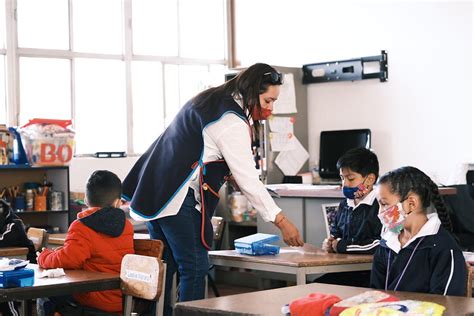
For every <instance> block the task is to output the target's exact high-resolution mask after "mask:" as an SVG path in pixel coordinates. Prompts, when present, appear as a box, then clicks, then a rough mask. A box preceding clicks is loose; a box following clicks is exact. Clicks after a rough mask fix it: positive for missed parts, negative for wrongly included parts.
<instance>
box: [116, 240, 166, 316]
mask: <svg viewBox="0 0 474 316" xmlns="http://www.w3.org/2000/svg"><path fill="white" fill-rule="evenodd" d="M163 247H164V246H163V242H162V241H161V240H154V239H135V240H134V248H135V254H133V255H132V254H129V255H126V256H125V257H124V258H123V260H122V266H121V269H120V280H121V289H122V292H123V294H124V295H125V298H124V309H123V315H127V316H128V315H131V313H132V307H133V298H141V299H145V300H149V301H158V303H157V304H156V311H155V313H156V315H163V307H164V303H163V299H160V297H161V296H163V297H164V287H165V281H166V264H165V263H163V262H162V260H161V257H162V255H163ZM162 294H163V295H162Z"/></svg>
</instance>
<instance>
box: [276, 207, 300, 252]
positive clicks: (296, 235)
mask: <svg viewBox="0 0 474 316" xmlns="http://www.w3.org/2000/svg"><path fill="white" fill-rule="evenodd" d="M274 223H275V225H276V226H277V227H278V228H279V229H280V231H281V235H282V236H283V241H284V242H285V243H286V244H287V245H288V246H296V247H302V246H303V245H304V242H303V239H302V238H301V235H300V232H299V231H298V228H296V226H295V225H294V224H293V223H292V222H291V221H290V220H289V219H288V218H287V217H285V215H283V214H282V213H278V214H277V216H276V218H275V222H274Z"/></svg>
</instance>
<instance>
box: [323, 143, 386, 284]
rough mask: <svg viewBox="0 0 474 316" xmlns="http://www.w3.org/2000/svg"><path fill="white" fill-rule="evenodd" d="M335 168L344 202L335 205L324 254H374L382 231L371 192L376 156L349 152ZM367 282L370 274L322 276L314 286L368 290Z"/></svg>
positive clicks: (376, 172) (363, 150)
mask: <svg viewBox="0 0 474 316" xmlns="http://www.w3.org/2000/svg"><path fill="white" fill-rule="evenodd" d="M337 168H338V169H339V173H340V176H341V179H342V186H343V187H342V192H343V194H344V196H345V197H346V199H345V200H343V201H342V202H341V203H340V204H339V208H338V210H337V213H336V218H335V220H334V223H333V224H332V226H331V228H330V236H328V238H327V239H325V240H324V241H323V245H322V247H323V249H324V250H326V251H327V252H337V253H350V254H370V253H374V252H375V250H376V249H377V247H378V245H379V241H380V231H381V229H382V225H381V224H380V221H379V219H378V217H377V214H378V210H379V205H378V202H377V200H376V198H375V192H374V191H373V188H374V184H375V182H376V181H377V178H378V175H379V161H378V159H377V156H376V155H375V154H374V153H373V152H372V151H370V150H369V149H366V148H353V149H350V150H348V151H347V152H346V153H345V154H344V155H342V156H341V157H340V158H339V160H338V161H337ZM369 278H370V271H355V272H338V273H328V274H325V275H323V276H322V277H320V278H318V279H316V280H315V282H318V283H329V284H342V285H350V286H361V287H368V286H369Z"/></svg>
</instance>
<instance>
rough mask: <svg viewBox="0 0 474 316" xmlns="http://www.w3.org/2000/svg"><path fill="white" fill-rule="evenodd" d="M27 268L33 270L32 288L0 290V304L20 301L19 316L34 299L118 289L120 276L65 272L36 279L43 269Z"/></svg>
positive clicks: (25, 311)
mask: <svg viewBox="0 0 474 316" xmlns="http://www.w3.org/2000/svg"><path fill="white" fill-rule="evenodd" d="M27 268H29V269H34V270H35V283H34V285H33V286H28V287H15V288H7V289H0V302H7V301H13V300H18V301H22V306H21V311H20V313H21V315H27V305H28V304H27V301H28V300H31V299H34V298H38V297H49V296H58V295H70V294H74V293H81V292H92V291H104V290H113V289H120V274H111V273H103V272H92V271H84V270H65V273H66V275H65V276H62V277H59V278H38V276H39V273H40V272H41V271H42V270H43V269H41V268H39V267H38V265H36V264H29V265H28V266H27Z"/></svg>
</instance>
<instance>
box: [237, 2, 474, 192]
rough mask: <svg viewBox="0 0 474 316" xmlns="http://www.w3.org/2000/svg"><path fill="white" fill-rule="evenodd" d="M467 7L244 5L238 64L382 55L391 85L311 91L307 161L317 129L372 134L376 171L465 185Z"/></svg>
mask: <svg viewBox="0 0 474 316" xmlns="http://www.w3.org/2000/svg"><path fill="white" fill-rule="evenodd" d="M472 7H473V5H472V3H470V2H464V3H454V2H453V3H451V2H439V1H438V2H427V1H423V2H414V3H412V2H390V3H378V2H370V3H369V2H364V3H360V2H359V3H357V4H354V3H344V4H340V3H339V5H323V4H321V3H319V2H316V1H292V2H291V4H290V3H289V2H288V1H283V0H268V1H267V0H265V1H258V2H256V1H245V0H240V1H237V21H236V23H237V32H238V36H237V46H238V47H237V51H238V56H237V57H238V58H239V60H240V61H241V62H242V64H243V65H249V64H252V63H254V62H257V61H263V62H267V63H271V64H275V65H283V66H298V67H300V66H302V65H303V64H307V63H316V62H324V61H333V60H343V59H351V58H358V57H364V56H372V55H379V54H380V50H382V49H385V50H387V51H388V60H389V82H387V83H380V82H379V81H378V80H364V81H357V82H338V83H324V84H311V85H308V86H307V87H308V107H309V109H308V110H309V111H308V113H309V115H308V120H309V130H308V133H309V151H310V162H311V163H312V164H314V163H315V162H316V161H317V160H318V157H319V133H320V132H321V130H332V129H352V128H365V127H368V128H370V129H371V130H372V135H373V143H372V147H373V149H374V151H375V152H376V153H377V154H378V156H379V159H380V163H381V171H382V172H385V171H388V170H390V169H393V168H396V167H398V166H402V165H414V166H417V167H419V168H421V169H422V170H424V171H425V172H427V173H428V174H429V175H431V176H432V177H433V178H434V179H435V180H436V181H438V182H440V183H446V184H452V183H455V182H462V181H465V178H464V177H465V173H464V174H462V170H463V169H462V167H463V164H464V163H466V162H469V161H474V146H473V141H474V137H473V134H474V129H473V121H474V114H473V102H472V100H473V94H472V87H473V80H472V69H473V59H472V53H473V44H472V42H473V26H472V24H473V8H472ZM256 35H257V36H256ZM244 42H247V43H248V44H246V45H243V44H244Z"/></svg>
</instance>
